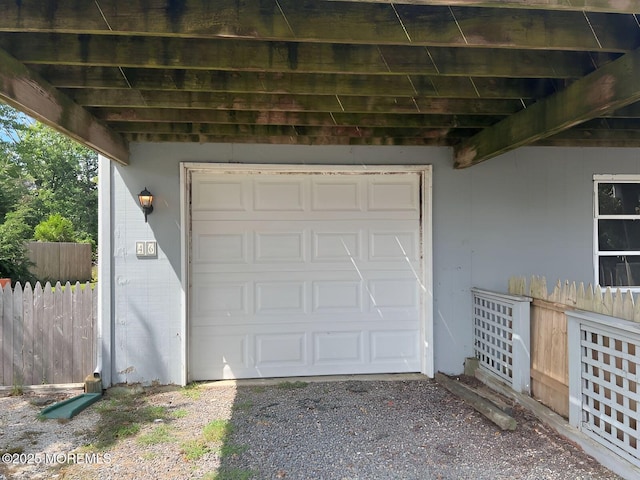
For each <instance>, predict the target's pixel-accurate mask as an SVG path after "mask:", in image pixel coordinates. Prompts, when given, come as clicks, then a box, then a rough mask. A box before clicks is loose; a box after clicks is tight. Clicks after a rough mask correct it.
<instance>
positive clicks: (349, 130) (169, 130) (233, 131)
mask: <svg viewBox="0 0 640 480" xmlns="http://www.w3.org/2000/svg"><path fill="white" fill-rule="evenodd" d="M112 127H113V128H114V129H116V130H118V131H119V132H122V133H123V134H124V133H142V134H151V135H157V134H159V135H196V136H212V137H213V136H238V137H242V136H254V135H255V136H263V137H266V136H291V135H293V136H298V135H304V136H310V137H379V138H386V137H397V138H406V137H414V138H439V137H442V136H447V137H449V138H462V137H463V136H466V135H468V134H469V132H470V131H471V130H469V129H453V128H449V127H445V128H405V127H354V126H335V127H331V126H301V125H296V126H294V125H235V124H209V123H153V122H113V123H112ZM457 130H460V133H459V134H456V131H457Z"/></svg>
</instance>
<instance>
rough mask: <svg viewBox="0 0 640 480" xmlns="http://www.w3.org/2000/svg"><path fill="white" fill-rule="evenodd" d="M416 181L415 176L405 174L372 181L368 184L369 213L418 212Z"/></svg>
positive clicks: (418, 202)
mask: <svg viewBox="0 0 640 480" xmlns="http://www.w3.org/2000/svg"><path fill="white" fill-rule="evenodd" d="M400 177H404V178H403V179H401V178H400ZM417 181H418V179H417V176H416V175H407V174H402V175H398V176H396V175H394V176H393V178H386V179H376V180H373V181H372V182H371V183H370V184H369V203H368V209H369V211H391V210H393V211H411V212H417V211H419V210H420V196H419V193H418V192H419V191H418V188H417V186H418V184H417Z"/></svg>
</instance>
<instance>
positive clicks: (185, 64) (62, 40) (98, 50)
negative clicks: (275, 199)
mask: <svg viewBox="0 0 640 480" xmlns="http://www.w3.org/2000/svg"><path fill="white" fill-rule="evenodd" d="M0 48H4V49H6V50H7V51H8V52H9V53H10V54H11V55H13V56H14V57H15V58H17V59H18V60H19V61H21V62H23V63H25V64H59V65H84V66H90V65H94V66H117V67H121V68H127V67H145V68H179V69H203V70H227V71H236V70H237V71H259V72H285V73H342V74H347V73H349V74H368V75H372V74H397V75H436V74H437V75H453V76H473V77H519V78H576V77H581V76H583V75H585V74H587V73H589V72H591V71H592V70H593V69H594V66H596V67H597V66H600V65H603V64H606V63H609V62H610V61H612V60H614V59H615V58H618V57H619V56H620V54H617V53H605V52H568V51H543V50H492V49H488V48H445V47H432V48H428V49H427V48H424V47H407V46H371V45H347V44H310V43H295V42H253V41H244V40H206V41H204V40H195V39H184V38H159V37H118V36H115V35H113V36H97V37H95V36H88V35H68V34H5V35H2V36H0Z"/></svg>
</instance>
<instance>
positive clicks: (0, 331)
mask: <svg viewBox="0 0 640 480" xmlns="http://www.w3.org/2000/svg"><path fill="white" fill-rule="evenodd" d="M4 303H5V302H4V289H3V288H2V287H0V352H2V354H0V385H4V363H5V362H4V355H5V345H6V343H7V342H6V340H5V334H6V332H5V331H4V328H2V327H3V322H4V321H3V318H4Z"/></svg>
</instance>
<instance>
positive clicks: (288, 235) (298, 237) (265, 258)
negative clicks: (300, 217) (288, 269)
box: [255, 231, 308, 263]
mask: <svg viewBox="0 0 640 480" xmlns="http://www.w3.org/2000/svg"><path fill="white" fill-rule="evenodd" d="M306 236H307V235H305V232H304V231H298V232H277V233H274V232H260V231H258V232H256V234H255V261H256V262H261V263H263V262H267V263H291V262H304V261H305V259H306V258H307V257H308V255H307V245H306V244H307V241H306Z"/></svg>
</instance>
